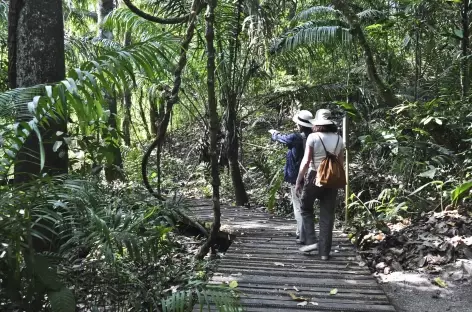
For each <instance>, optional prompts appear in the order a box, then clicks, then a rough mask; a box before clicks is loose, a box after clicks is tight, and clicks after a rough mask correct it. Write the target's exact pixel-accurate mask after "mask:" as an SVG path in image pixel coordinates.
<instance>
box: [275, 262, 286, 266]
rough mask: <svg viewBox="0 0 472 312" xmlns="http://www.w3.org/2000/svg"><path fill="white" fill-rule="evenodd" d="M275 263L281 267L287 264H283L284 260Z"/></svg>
mask: <svg viewBox="0 0 472 312" xmlns="http://www.w3.org/2000/svg"><path fill="white" fill-rule="evenodd" d="M274 265H275V266H281V267H284V266H285V264H283V263H282V262H274Z"/></svg>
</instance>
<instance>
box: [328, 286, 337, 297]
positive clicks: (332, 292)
mask: <svg viewBox="0 0 472 312" xmlns="http://www.w3.org/2000/svg"><path fill="white" fill-rule="evenodd" d="M337 293H338V289H337V288H333V289H331V291H330V292H329V294H330V295H331V296H333V295H336V294H337Z"/></svg>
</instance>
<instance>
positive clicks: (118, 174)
mask: <svg viewBox="0 0 472 312" xmlns="http://www.w3.org/2000/svg"><path fill="white" fill-rule="evenodd" d="M114 8H115V3H114V1H113V0H100V1H99V3H98V37H99V38H100V39H109V40H111V39H113V33H112V32H111V31H109V30H106V29H104V28H103V22H104V20H105V17H106V16H107V15H108V14H110V13H111V12H112V11H113V10H114ZM105 101H106V104H107V106H108V109H109V110H110V118H109V119H108V125H109V127H110V128H112V129H114V131H112V132H111V133H106V134H105V133H104V134H105V135H109V136H111V137H112V138H113V140H114V141H115V143H112V144H110V145H109V146H108V148H109V149H110V150H111V153H112V155H113V160H112V161H111V163H110V160H108V161H107V164H106V166H105V177H106V179H107V181H108V182H111V181H114V180H122V179H124V176H123V170H122V169H123V158H122V156H121V149H120V147H119V143H118V142H119V141H120V137H119V136H118V128H117V123H116V116H117V115H118V105H117V100H116V94H113V95H111V94H106V95H105Z"/></svg>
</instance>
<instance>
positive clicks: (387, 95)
mask: <svg viewBox="0 0 472 312" xmlns="http://www.w3.org/2000/svg"><path fill="white" fill-rule="evenodd" d="M333 4H334V8H335V9H337V10H338V11H340V12H341V13H342V14H343V15H344V17H346V19H347V21H348V23H349V26H350V27H351V30H352V33H353V34H354V36H356V37H357V40H358V41H359V44H360V45H361V47H362V49H363V50H364V58H365V62H366V66H367V75H368V77H369V80H370V81H371V82H372V83H373V85H374V87H375V88H376V90H377V93H378V95H379V96H380V98H381V99H382V100H383V102H384V103H385V104H386V105H388V106H395V105H397V104H398V103H399V101H398V99H397V97H396V96H395V94H394V93H393V91H392V89H391V88H390V87H389V86H388V85H387V84H386V83H385V82H384V81H383V80H382V78H381V77H380V75H379V73H378V71H377V67H376V65H375V62H374V56H373V53H372V50H371V48H370V45H369V43H368V42H367V38H366V37H365V34H364V31H363V30H362V27H361V25H360V23H359V20H358V18H357V16H356V14H354V13H353V12H352V10H351V8H350V7H349V4H347V3H346V1H345V0H333Z"/></svg>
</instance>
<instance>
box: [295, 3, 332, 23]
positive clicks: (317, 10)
mask: <svg viewBox="0 0 472 312" xmlns="http://www.w3.org/2000/svg"><path fill="white" fill-rule="evenodd" d="M340 14H341V12H339V11H338V10H336V9H335V8H333V7H332V6H314V7H311V8H308V9H306V10H304V11H302V12H300V13H298V14H297V15H295V17H294V18H293V20H294V21H309V20H313V19H315V18H316V17H319V16H322V17H323V18H326V15H330V16H332V17H336V16H339V15H340Z"/></svg>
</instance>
